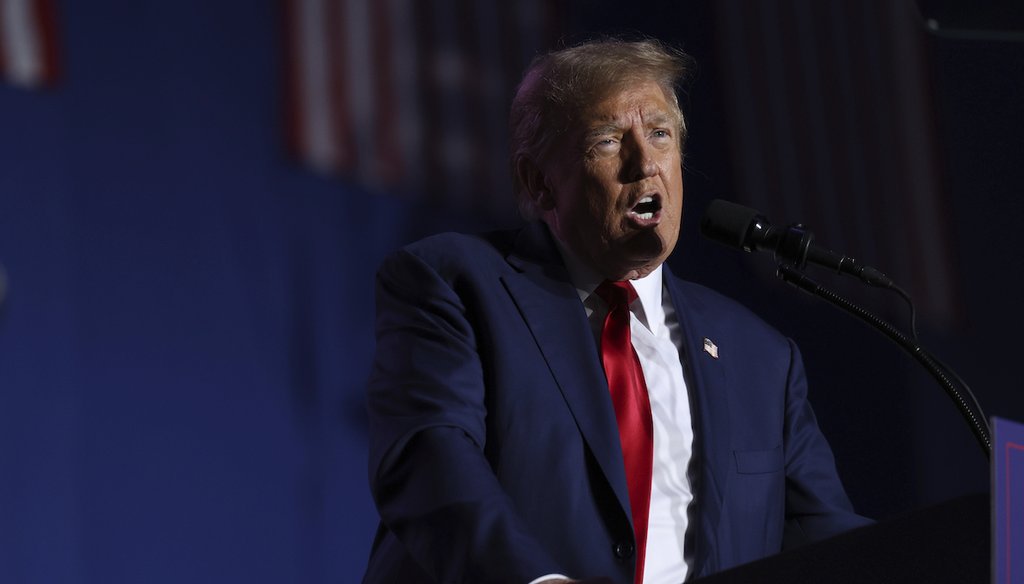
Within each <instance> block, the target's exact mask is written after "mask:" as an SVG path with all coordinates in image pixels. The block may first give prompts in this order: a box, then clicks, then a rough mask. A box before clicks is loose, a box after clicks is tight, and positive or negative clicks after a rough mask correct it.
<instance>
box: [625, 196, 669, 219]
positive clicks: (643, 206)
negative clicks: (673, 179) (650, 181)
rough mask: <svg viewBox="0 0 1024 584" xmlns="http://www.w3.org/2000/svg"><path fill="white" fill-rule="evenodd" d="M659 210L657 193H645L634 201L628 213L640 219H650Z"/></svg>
mask: <svg viewBox="0 0 1024 584" xmlns="http://www.w3.org/2000/svg"><path fill="white" fill-rule="evenodd" d="M659 211H661V197H660V196H658V195H656V194H655V195H647V196H645V197H643V198H642V199H640V200H639V201H637V202H636V205H633V208H632V209H630V210H629V214H630V215H632V216H633V217H634V218H636V219H639V220H640V221H643V222H647V221H652V220H654V219H655V218H656V217H657V216H658V212H659Z"/></svg>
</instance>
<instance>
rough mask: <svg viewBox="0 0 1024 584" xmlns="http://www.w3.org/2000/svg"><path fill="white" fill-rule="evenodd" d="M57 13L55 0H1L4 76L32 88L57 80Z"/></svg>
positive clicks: (1, 74) (1, 65)
mask: <svg viewBox="0 0 1024 584" xmlns="http://www.w3.org/2000/svg"><path fill="white" fill-rule="evenodd" d="M55 13H56V9H55V6H54V1H53V0H0V78H3V79H4V80H6V81H8V82H10V83H13V84H14V85H18V86H21V87H28V88H35V87H43V86H48V85H52V84H53V83H54V82H55V81H56V80H57V76H58V73H59V70H58V66H57V65H58V63H57V34H56V14H55Z"/></svg>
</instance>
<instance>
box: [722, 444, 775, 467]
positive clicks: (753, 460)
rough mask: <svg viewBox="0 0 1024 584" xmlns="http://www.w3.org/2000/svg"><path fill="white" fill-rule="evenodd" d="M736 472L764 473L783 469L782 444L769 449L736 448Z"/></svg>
mask: <svg viewBox="0 0 1024 584" xmlns="http://www.w3.org/2000/svg"><path fill="white" fill-rule="evenodd" d="M733 454H734V455H735V457H736V472H738V473H740V474H764V473H769V472H777V471H780V470H782V466H783V457H782V445H779V446H776V447H775V448H770V449H768V450H735V451H733Z"/></svg>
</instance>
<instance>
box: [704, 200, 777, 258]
mask: <svg viewBox="0 0 1024 584" xmlns="http://www.w3.org/2000/svg"><path fill="white" fill-rule="evenodd" d="M759 221H760V222H761V223H764V224H765V225H767V221H765V219H764V217H762V216H761V214H760V213H758V212H757V211H756V210H755V209H751V208H750V207H744V206H743V205H737V204H736V203H731V202H729V201H723V200H722V199H715V200H713V201H711V202H710V203H709V204H708V206H707V209H706V210H705V211H704V216H703V217H702V218H701V220H700V233H701V235H703V236H704V237H706V238H708V239H710V240H712V241H717V242H718V243H721V244H723V245H727V246H729V247H733V248H736V249H742V250H745V251H752V250H753V249H754V244H755V242H753V241H750V239H751V238H750V232H751V229H753V228H754V226H755V225H756V224H757V223H758V222H759Z"/></svg>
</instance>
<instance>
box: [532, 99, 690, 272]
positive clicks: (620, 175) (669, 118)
mask: <svg viewBox="0 0 1024 584" xmlns="http://www.w3.org/2000/svg"><path fill="white" fill-rule="evenodd" d="M679 125H680V124H679V119H678V117H677V116H676V115H675V114H674V113H673V110H672V108H671V107H670V106H669V102H668V101H667V100H666V99H665V94H664V92H663V91H662V90H661V87H660V86H659V85H658V84H657V83H655V82H653V81H648V82H646V83H638V84H636V85H633V86H630V87H628V88H626V89H624V90H621V91H618V92H615V93H613V94H611V95H610V96H609V97H607V98H605V99H604V100H602V101H600V102H599V103H597V104H595V105H594V106H593V107H591V108H589V109H587V110H586V111H584V112H583V113H582V115H581V116H580V118H579V121H578V123H577V124H576V125H575V126H574V127H573V128H572V129H571V130H570V132H569V133H568V134H567V135H566V136H565V137H564V138H563V139H562V140H561V141H560V142H559V143H558V144H556V146H555V151H554V152H553V154H552V155H551V156H550V157H549V160H548V161H547V163H546V164H545V165H544V166H543V167H542V169H541V170H542V172H543V174H544V184H545V187H546V189H547V190H548V191H549V193H547V197H546V199H545V198H543V197H542V199H541V208H542V211H543V212H542V216H543V218H544V220H545V221H546V222H547V223H548V225H549V226H550V227H551V230H552V232H553V233H554V234H555V236H556V237H558V238H559V239H560V240H561V241H562V242H563V243H564V244H565V245H566V246H567V247H568V248H569V249H570V250H572V251H573V252H574V253H575V254H576V255H577V256H579V257H580V259H582V260H583V261H584V262H586V263H587V264H589V265H590V266H591V267H592V268H594V269H596V270H598V271H599V272H600V273H601V274H602V275H603V276H605V277H606V278H609V279H614V280H620V279H633V278H638V277H641V276H645V275H647V274H648V273H650V272H651V271H652V270H654V269H655V268H657V267H658V266H659V265H660V264H661V263H662V262H663V261H665V259H666V258H667V257H668V256H669V254H670V253H671V252H672V248H673V247H675V244H676V239H677V238H678V236H679V223H680V220H681V219H682V211H683V171H682V156H681V153H680V151H679V141H680V136H679V131H680V129H679Z"/></svg>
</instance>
